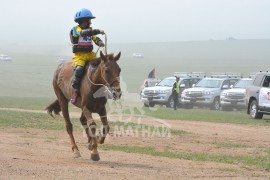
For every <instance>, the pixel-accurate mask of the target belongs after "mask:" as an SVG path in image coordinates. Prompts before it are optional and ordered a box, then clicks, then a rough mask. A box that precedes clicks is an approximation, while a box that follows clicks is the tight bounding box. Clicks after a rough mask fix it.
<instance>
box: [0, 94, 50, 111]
mask: <svg viewBox="0 0 270 180" xmlns="http://www.w3.org/2000/svg"><path fill="white" fill-rule="evenodd" d="M53 101H54V99H53V98H33V97H0V108H19V109H31V110H44V109H45V108H46V107H47V106H48V105H49V104H50V103H52V102H53Z"/></svg>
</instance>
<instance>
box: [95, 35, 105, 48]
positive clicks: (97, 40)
mask: <svg viewBox="0 0 270 180" xmlns="http://www.w3.org/2000/svg"><path fill="white" fill-rule="evenodd" d="M92 39H93V41H94V42H95V44H96V45H98V46H101V44H104V43H103V42H102V40H101V39H100V38H99V37H97V36H92Z"/></svg>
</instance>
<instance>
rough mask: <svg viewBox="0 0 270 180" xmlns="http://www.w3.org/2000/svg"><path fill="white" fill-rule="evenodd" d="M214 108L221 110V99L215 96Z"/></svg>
mask: <svg viewBox="0 0 270 180" xmlns="http://www.w3.org/2000/svg"><path fill="white" fill-rule="evenodd" d="M211 109H212V110H215V111H219V110H220V101H219V98H215V100H214V102H213V104H212V108H211Z"/></svg>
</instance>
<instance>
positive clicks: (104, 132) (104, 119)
mask: <svg viewBox="0 0 270 180" xmlns="http://www.w3.org/2000/svg"><path fill="white" fill-rule="evenodd" d="M99 116H100V119H101V121H102V125H103V128H102V136H101V137H100V138H99V140H98V143H100V144H103V143H104V141H105V138H106V136H107V134H108V133H109V131H110V126H109V124H108V120H107V112H106V109H105V107H104V109H103V110H102V111H101V112H99Z"/></svg>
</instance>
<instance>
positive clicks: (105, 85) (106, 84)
mask: <svg viewBox="0 0 270 180" xmlns="http://www.w3.org/2000/svg"><path fill="white" fill-rule="evenodd" d="M99 49H100V46H99V47H98V49H97V51H96V54H97V53H98V51H99ZM103 51H104V52H105V56H106V57H107V55H108V53H107V34H105V49H104V48H103ZM100 63H102V62H100ZM89 73H90V71H88V73H87V78H88V80H89V81H90V83H91V84H93V85H95V86H104V87H105V88H106V90H109V87H111V85H112V84H113V83H114V82H115V81H119V77H117V78H115V79H114V80H113V81H112V82H111V83H108V81H106V79H105V78H104V77H103V72H102V68H101V78H102V79H103V81H104V82H105V84H96V83H94V82H93V81H92V80H91V78H90V75H89ZM111 88H112V87H111Z"/></svg>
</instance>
